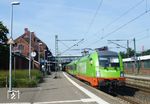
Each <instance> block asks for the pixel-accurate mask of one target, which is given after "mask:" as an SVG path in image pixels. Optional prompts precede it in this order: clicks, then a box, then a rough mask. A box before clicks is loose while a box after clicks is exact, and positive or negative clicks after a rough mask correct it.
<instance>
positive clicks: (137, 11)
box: [0, 0, 150, 55]
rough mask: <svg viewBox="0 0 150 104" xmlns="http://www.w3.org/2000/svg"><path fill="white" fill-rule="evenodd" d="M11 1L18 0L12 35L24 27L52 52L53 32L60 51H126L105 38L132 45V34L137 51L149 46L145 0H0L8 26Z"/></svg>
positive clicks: (149, 3) (147, 3) (149, 26)
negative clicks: (106, 49)
mask: <svg viewBox="0 0 150 104" xmlns="http://www.w3.org/2000/svg"><path fill="white" fill-rule="evenodd" d="M12 1H19V2H20V5H15V6H13V11H14V15H13V16H14V18H13V38H14V39H15V38H17V37H19V36H20V35H22V34H23V33H24V28H28V29H29V30H30V31H32V32H35V34H36V36H37V37H39V38H40V39H41V40H42V41H43V42H45V43H46V44H47V46H48V47H49V49H50V50H51V51H52V53H53V54H54V55H55V35H58V40H59V41H58V49H59V53H60V54H61V55H80V54H81V51H82V50H83V49H84V48H91V49H95V48H99V47H103V46H108V47H109V49H110V50H112V51H117V52H119V51H126V49H125V48H121V47H120V48H118V46H117V45H115V44H112V43H110V42H109V41H108V40H118V39H119V40H125V41H114V42H115V43H117V44H119V45H121V46H123V47H126V46H127V41H126V40H129V47H131V48H133V46H134V44H133V38H135V39H136V49H137V52H141V51H143V50H147V49H150V42H149V41H150V31H149V29H150V11H149V10H150V1H149V0H0V8H1V9H0V21H2V22H3V24H4V25H5V26H7V28H8V29H9V30H10V21H11V2H12ZM8 37H10V34H8ZM82 39H84V40H82ZM63 40H76V41H63ZM77 43H78V44H77ZM75 44H76V45H75ZM66 50H67V51H66Z"/></svg>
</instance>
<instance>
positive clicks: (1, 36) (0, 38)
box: [0, 21, 8, 43]
mask: <svg viewBox="0 0 150 104" xmlns="http://www.w3.org/2000/svg"><path fill="white" fill-rule="evenodd" d="M7 34H8V29H7V28H6V26H4V25H3V23H2V22H1V21H0V43H3V42H4V43H6V42H7V41H8V38H7Z"/></svg>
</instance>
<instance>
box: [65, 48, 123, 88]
mask: <svg viewBox="0 0 150 104" xmlns="http://www.w3.org/2000/svg"><path fill="white" fill-rule="evenodd" d="M65 70H66V72H68V73H69V74H71V75H73V76H75V77H77V78H79V79H80V80H83V81H85V82H88V83H89V84H90V85H91V86H93V87H98V88H100V89H103V88H108V89H113V88H117V87H120V86H124V85H125V77H124V68H123V61H122V57H121V55H120V53H117V52H114V51H109V50H108V48H106V47H103V48H97V49H96V50H95V51H94V52H92V53H91V54H88V55H86V56H83V57H81V58H80V59H78V60H74V61H72V62H70V63H69V64H67V65H66V68H65Z"/></svg>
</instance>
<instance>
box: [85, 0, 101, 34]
mask: <svg viewBox="0 0 150 104" xmlns="http://www.w3.org/2000/svg"><path fill="white" fill-rule="evenodd" d="M102 3H103V0H101V1H100V3H99V5H98V7H97V9H96V12H95V14H94V15H93V18H92V19H91V21H90V23H89V25H88V28H87V31H86V32H85V34H84V36H86V35H87V34H88V33H89V31H90V29H91V27H92V25H93V23H94V21H95V18H96V16H97V14H98V11H99V9H100V8H101V6H102Z"/></svg>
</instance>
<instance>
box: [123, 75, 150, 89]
mask: <svg viewBox="0 0 150 104" xmlns="http://www.w3.org/2000/svg"><path fill="white" fill-rule="evenodd" d="M125 77H126V83H127V84H130V85H135V86H138V87H145V88H148V89H150V76H147V75H133V74H126V75H125Z"/></svg>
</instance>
